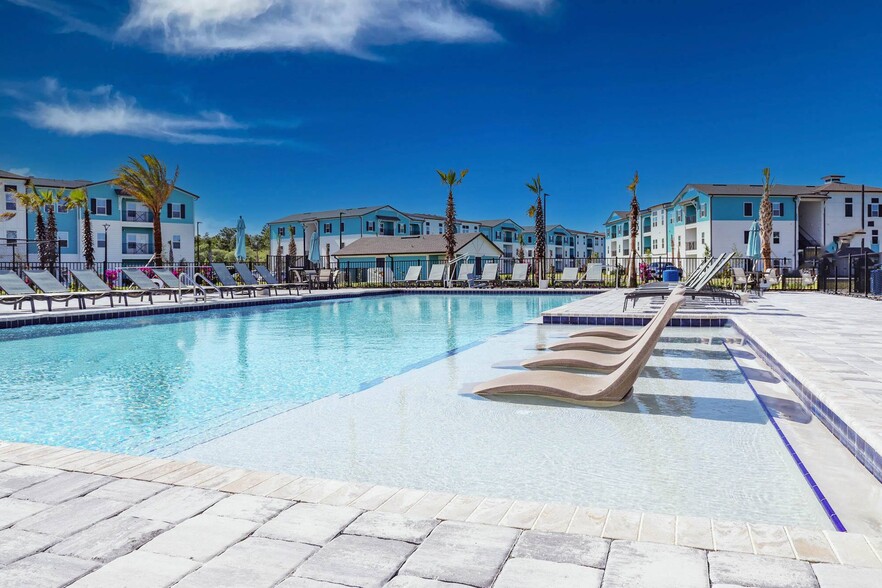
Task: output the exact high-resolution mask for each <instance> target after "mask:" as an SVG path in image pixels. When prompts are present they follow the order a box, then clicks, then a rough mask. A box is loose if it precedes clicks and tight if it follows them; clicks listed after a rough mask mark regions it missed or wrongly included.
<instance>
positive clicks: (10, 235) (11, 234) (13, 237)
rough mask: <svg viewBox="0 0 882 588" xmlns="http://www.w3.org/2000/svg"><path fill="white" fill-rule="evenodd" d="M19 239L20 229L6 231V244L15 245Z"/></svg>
mask: <svg viewBox="0 0 882 588" xmlns="http://www.w3.org/2000/svg"><path fill="white" fill-rule="evenodd" d="M17 240H18V231H6V244H7V245H15V243H16V241H17Z"/></svg>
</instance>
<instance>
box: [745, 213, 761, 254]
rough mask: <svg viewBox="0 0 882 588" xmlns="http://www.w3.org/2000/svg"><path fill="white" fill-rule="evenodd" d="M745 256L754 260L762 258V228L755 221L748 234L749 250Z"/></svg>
mask: <svg viewBox="0 0 882 588" xmlns="http://www.w3.org/2000/svg"><path fill="white" fill-rule="evenodd" d="M744 255H745V256H746V257H749V258H750V259H754V260H756V259H759V258H760V226H759V222H757V221H753V223H752V224H751V225H750V230H748V232H747V250H746V251H745V252H744Z"/></svg>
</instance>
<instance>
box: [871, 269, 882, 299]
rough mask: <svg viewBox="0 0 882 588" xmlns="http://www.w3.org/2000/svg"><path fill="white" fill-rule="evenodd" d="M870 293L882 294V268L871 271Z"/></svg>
mask: <svg viewBox="0 0 882 588" xmlns="http://www.w3.org/2000/svg"><path fill="white" fill-rule="evenodd" d="M870 294H873V295H875V296H882V269H877V270H873V271H871V272H870Z"/></svg>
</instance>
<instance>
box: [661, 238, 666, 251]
mask: <svg viewBox="0 0 882 588" xmlns="http://www.w3.org/2000/svg"><path fill="white" fill-rule="evenodd" d="M661 248H662V249H664V248H665V240H664V239H662V240H661Z"/></svg>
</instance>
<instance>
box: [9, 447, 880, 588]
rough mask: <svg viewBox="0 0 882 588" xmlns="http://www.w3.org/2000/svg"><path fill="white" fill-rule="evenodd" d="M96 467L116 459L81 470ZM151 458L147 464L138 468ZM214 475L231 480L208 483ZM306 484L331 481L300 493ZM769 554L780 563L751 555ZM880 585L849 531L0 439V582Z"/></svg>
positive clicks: (420, 586)
mask: <svg viewBox="0 0 882 588" xmlns="http://www.w3.org/2000/svg"><path fill="white" fill-rule="evenodd" d="M145 459H147V461H146V462H145ZM109 461H111V462H113V463H115V464H116V465H117V466H122V467H117V468H114V469H116V470H117V471H116V472H115V473H113V474H99V473H95V471H99V470H101V469H102V468H101V467H100V464H102V463H108V462H109ZM151 462H155V465H156V466H157V467H155V468H154V469H153V470H152V471H154V474H153V475H151V474H150V473H149V472H150V471H151V469H150V468H147V467H145V466H147V465H151ZM169 464H173V465H175V466H177V467H178V468H192V467H193V466H194V465H200V466H202V468H203V470H202V471H208V470H209V469H210V468H213V469H211V471H212V475H210V476H203V477H199V476H188V477H186V478H183V479H181V480H177V481H175V482H171V483H162V482H158V481H156V479H159V478H162V477H166V476H167V473H163V472H167V471H168V470H170V469H172V468H170V467H168V466H169ZM127 465H131V467H124V466H127ZM139 478H141V479H139ZM217 479H221V480H223V481H224V484H223V486H224V487H226V488H228V489H229V488H235V491H224V490H218V489H215V487H216V486H218V483H217V482H216V481H215V480H217ZM271 480H275V481H274V482H273V483H269V482H270V481H271ZM316 487H325V488H327V489H329V490H330V489H332V488H333V489H335V490H334V491H329V492H310V489H312V488H316ZM430 494H434V496H432V497H430V496H429V495H430ZM411 495H413V496H414V497H416V496H417V495H418V496H420V497H422V498H420V499H417V500H413V499H409V498H407V497H409V496H411ZM279 496H283V497H284V498H279ZM427 498H431V499H430V500H428V501H426V499H427ZM429 505H431V506H429ZM483 505H486V508H484V510H482V511H480V512H482V513H483V514H482V515H481V516H480V517H477V518H478V519H479V520H480V521H481V522H475V517H474V515H475V513H477V512H479V509H480V508H481V507H482V506H483ZM411 513H419V514H418V516H414V515H413V514H411ZM491 513H493V514H492V516H491ZM739 537H740V538H741V540H740V541H739V540H738V538H739ZM770 550H771V552H774V553H776V554H778V555H780V557H772V556H768V555H761V554H763V553H768V552H770ZM843 563H844V564H849V565H841V564H843ZM880 582H882V539H880V538H873V537H865V536H863V535H857V534H853V533H834V532H820V531H812V530H807V529H796V528H790V527H776V526H772V525H748V524H745V523H737V522H732V521H711V520H708V519H698V518H696V517H674V516H667V515H653V514H650V513H639V512H620V511H606V510H601V509H591V508H583V507H575V506H567V505H559V504H540V503H519V502H518V501H508V500H500V499H492V498H483V497H467V496H452V495H441V494H440V493H425V492H417V491H412V490H401V489H396V488H383V487H379V486H371V485H369V484H347V483H344V482H333V481H330V480H315V479H306V478H296V477H295V476H285V475H273V474H270V473H262V472H249V471H246V470H241V469H234V468H222V467H218V466H208V465H205V464H194V463H193V462H175V461H174V460H167V459H163V460H159V459H153V458H141V457H130V456H119V460H118V461H115V460H113V459H112V457H108V454H106V453H102V452H93V451H85V450H73V449H65V448H59V447H47V446H39V445H31V444H25V443H0V586H40V587H43V586H46V587H50V586H51V587H60V586H76V587H83V586H86V587H89V586H172V585H175V586H180V587H182V588H183V587H220V586H249V587H251V586H253V587H260V586H266V587H271V586H282V587H286V588H296V587H307V588H309V587H314V588H319V587H323V588H334V587H339V586H359V587H362V586H363V587H374V586H376V587H381V586H390V587H392V588H396V587H397V588H411V587H412V588H429V587H436V588H445V587H447V588H449V587H451V586H453V587H456V586H467V587H482V588H483V587H490V586H494V587H502V588H506V587H508V588H512V587H514V588H517V587H546V586H558V587H560V588H567V587H570V586H572V587H596V588H615V587H628V588H630V587H634V586H653V587H655V586H660V587H665V586H671V587H677V588H682V587H691V586H696V587H709V586H720V587H722V586H775V587H803V586H806V587H808V586H814V587H820V588H835V587H838V586H848V587H851V588H861V587H863V586H866V587H870V586H879V585H880Z"/></svg>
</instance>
